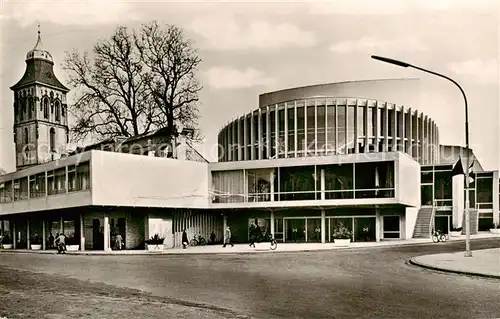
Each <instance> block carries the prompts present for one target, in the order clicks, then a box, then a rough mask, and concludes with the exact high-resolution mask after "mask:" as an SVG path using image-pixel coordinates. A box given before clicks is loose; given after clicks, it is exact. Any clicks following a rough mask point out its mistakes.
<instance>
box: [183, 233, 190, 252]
mask: <svg viewBox="0 0 500 319" xmlns="http://www.w3.org/2000/svg"><path fill="white" fill-rule="evenodd" d="M187 245H189V239H188V234H187V233H186V230H185V229H184V231H183V232H182V248H184V249H186V246H187Z"/></svg>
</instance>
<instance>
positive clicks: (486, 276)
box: [409, 257, 500, 279]
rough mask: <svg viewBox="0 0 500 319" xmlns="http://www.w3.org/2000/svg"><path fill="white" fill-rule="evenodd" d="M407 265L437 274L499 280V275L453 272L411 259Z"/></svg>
mask: <svg viewBox="0 0 500 319" xmlns="http://www.w3.org/2000/svg"><path fill="white" fill-rule="evenodd" d="M414 258H415V257H414ZM409 263H410V264H412V265H413V266H417V267H422V268H425V269H430V270H434V271H439V272H445V273H452V274H459V275H466V276H474V277H482V278H493V279H500V275H490V274H484V273H480V272H473V271H463V270H454V269H448V268H440V267H436V266H431V265H428V264H424V263H422V262H419V261H416V260H415V259H413V258H411V259H410V260H409Z"/></svg>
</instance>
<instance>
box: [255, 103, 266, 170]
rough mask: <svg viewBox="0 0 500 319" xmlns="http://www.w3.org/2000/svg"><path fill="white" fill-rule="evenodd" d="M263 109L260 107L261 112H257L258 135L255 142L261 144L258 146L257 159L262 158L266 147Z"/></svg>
mask: <svg viewBox="0 0 500 319" xmlns="http://www.w3.org/2000/svg"><path fill="white" fill-rule="evenodd" d="M262 134H263V133H262V109H261V108H259V112H258V114H257V135H258V136H257V137H255V139H254V143H257V145H258V146H259V147H258V148H257V154H256V156H255V159H259V160H260V159H262V152H263V149H264V145H265V144H264V139H263V138H262Z"/></svg>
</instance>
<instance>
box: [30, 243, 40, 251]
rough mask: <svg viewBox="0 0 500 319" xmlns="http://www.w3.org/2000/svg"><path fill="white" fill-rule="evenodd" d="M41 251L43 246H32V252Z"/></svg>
mask: <svg viewBox="0 0 500 319" xmlns="http://www.w3.org/2000/svg"><path fill="white" fill-rule="evenodd" d="M40 249H42V245H38V244H33V245H31V250H40Z"/></svg>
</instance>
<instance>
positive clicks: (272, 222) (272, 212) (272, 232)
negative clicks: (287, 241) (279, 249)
mask: <svg viewBox="0 0 500 319" xmlns="http://www.w3.org/2000/svg"><path fill="white" fill-rule="evenodd" d="M271 236H272V237H273V238H274V210H272V209H271Z"/></svg>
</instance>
